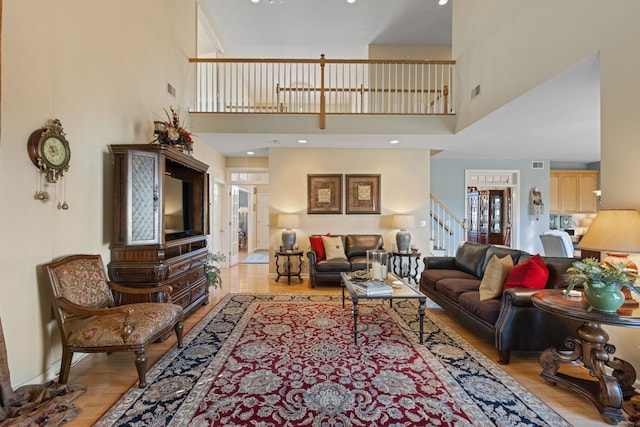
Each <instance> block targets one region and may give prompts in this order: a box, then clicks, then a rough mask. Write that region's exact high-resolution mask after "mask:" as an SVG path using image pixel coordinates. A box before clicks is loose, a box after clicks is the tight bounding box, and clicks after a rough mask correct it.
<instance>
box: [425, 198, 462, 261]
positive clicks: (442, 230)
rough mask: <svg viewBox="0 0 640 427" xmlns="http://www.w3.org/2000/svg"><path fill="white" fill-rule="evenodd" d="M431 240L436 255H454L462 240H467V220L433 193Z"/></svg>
mask: <svg viewBox="0 0 640 427" xmlns="http://www.w3.org/2000/svg"><path fill="white" fill-rule="evenodd" d="M430 199H431V200H430V206H429V216H430V219H431V225H430V226H431V241H432V242H433V248H432V249H431V252H432V254H434V255H443V256H444V255H446V256H454V255H455V252H456V249H457V247H458V245H459V244H460V242H462V241H464V240H466V236H467V221H466V220H462V219H460V218H458V217H457V216H456V215H455V214H454V213H453V212H451V210H449V208H447V207H446V206H445V205H444V204H443V203H442V202H441V201H440V200H438V198H437V197H435V196H434V195H433V194H431V196H430Z"/></svg>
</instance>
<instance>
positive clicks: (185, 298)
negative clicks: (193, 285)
mask: <svg viewBox="0 0 640 427" xmlns="http://www.w3.org/2000/svg"><path fill="white" fill-rule="evenodd" d="M171 302H172V303H173V304H178V305H179V306H180V307H182V308H184V309H187V307H189V304H190V303H191V293H190V292H182V293H179V294H175V293H174V294H173V295H171Z"/></svg>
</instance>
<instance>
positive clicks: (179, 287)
mask: <svg viewBox="0 0 640 427" xmlns="http://www.w3.org/2000/svg"><path fill="white" fill-rule="evenodd" d="M167 284H168V285H171V287H172V288H173V293H172V295H176V294H179V293H181V292H184V291H185V290H187V288H188V287H189V282H188V281H187V275H186V274H183V275H181V276H178V277H174V278H173V279H171V280H170V281H169V282H167Z"/></svg>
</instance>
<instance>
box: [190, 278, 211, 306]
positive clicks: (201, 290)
mask: <svg viewBox="0 0 640 427" xmlns="http://www.w3.org/2000/svg"><path fill="white" fill-rule="evenodd" d="M208 294H209V287H208V286H207V281H206V280H204V281H202V283H199V284H197V285H195V286H193V287H192V288H191V301H196V300H197V299H199V298H202V297H203V296H205V298H204V300H206V301H207V302H208V301H209V295H208ZM204 300H203V301H204Z"/></svg>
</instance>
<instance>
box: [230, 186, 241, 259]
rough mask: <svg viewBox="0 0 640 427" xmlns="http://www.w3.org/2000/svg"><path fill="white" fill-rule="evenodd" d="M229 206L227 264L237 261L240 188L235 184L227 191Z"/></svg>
mask: <svg viewBox="0 0 640 427" xmlns="http://www.w3.org/2000/svg"><path fill="white" fill-rule="evenodd" d="M229 201H230V203H229V206H230V208H231V211H230V212H229V232H230V234H231V235H230V236H229V245H230V246H229V265H230V266H231V265H236V264H237V263H238V231H240V227H239V226H238V217H239V210H240V189H239V188H238V187H237V186H236V185H232V186H231V190H230V191H229Z"/></svg>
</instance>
